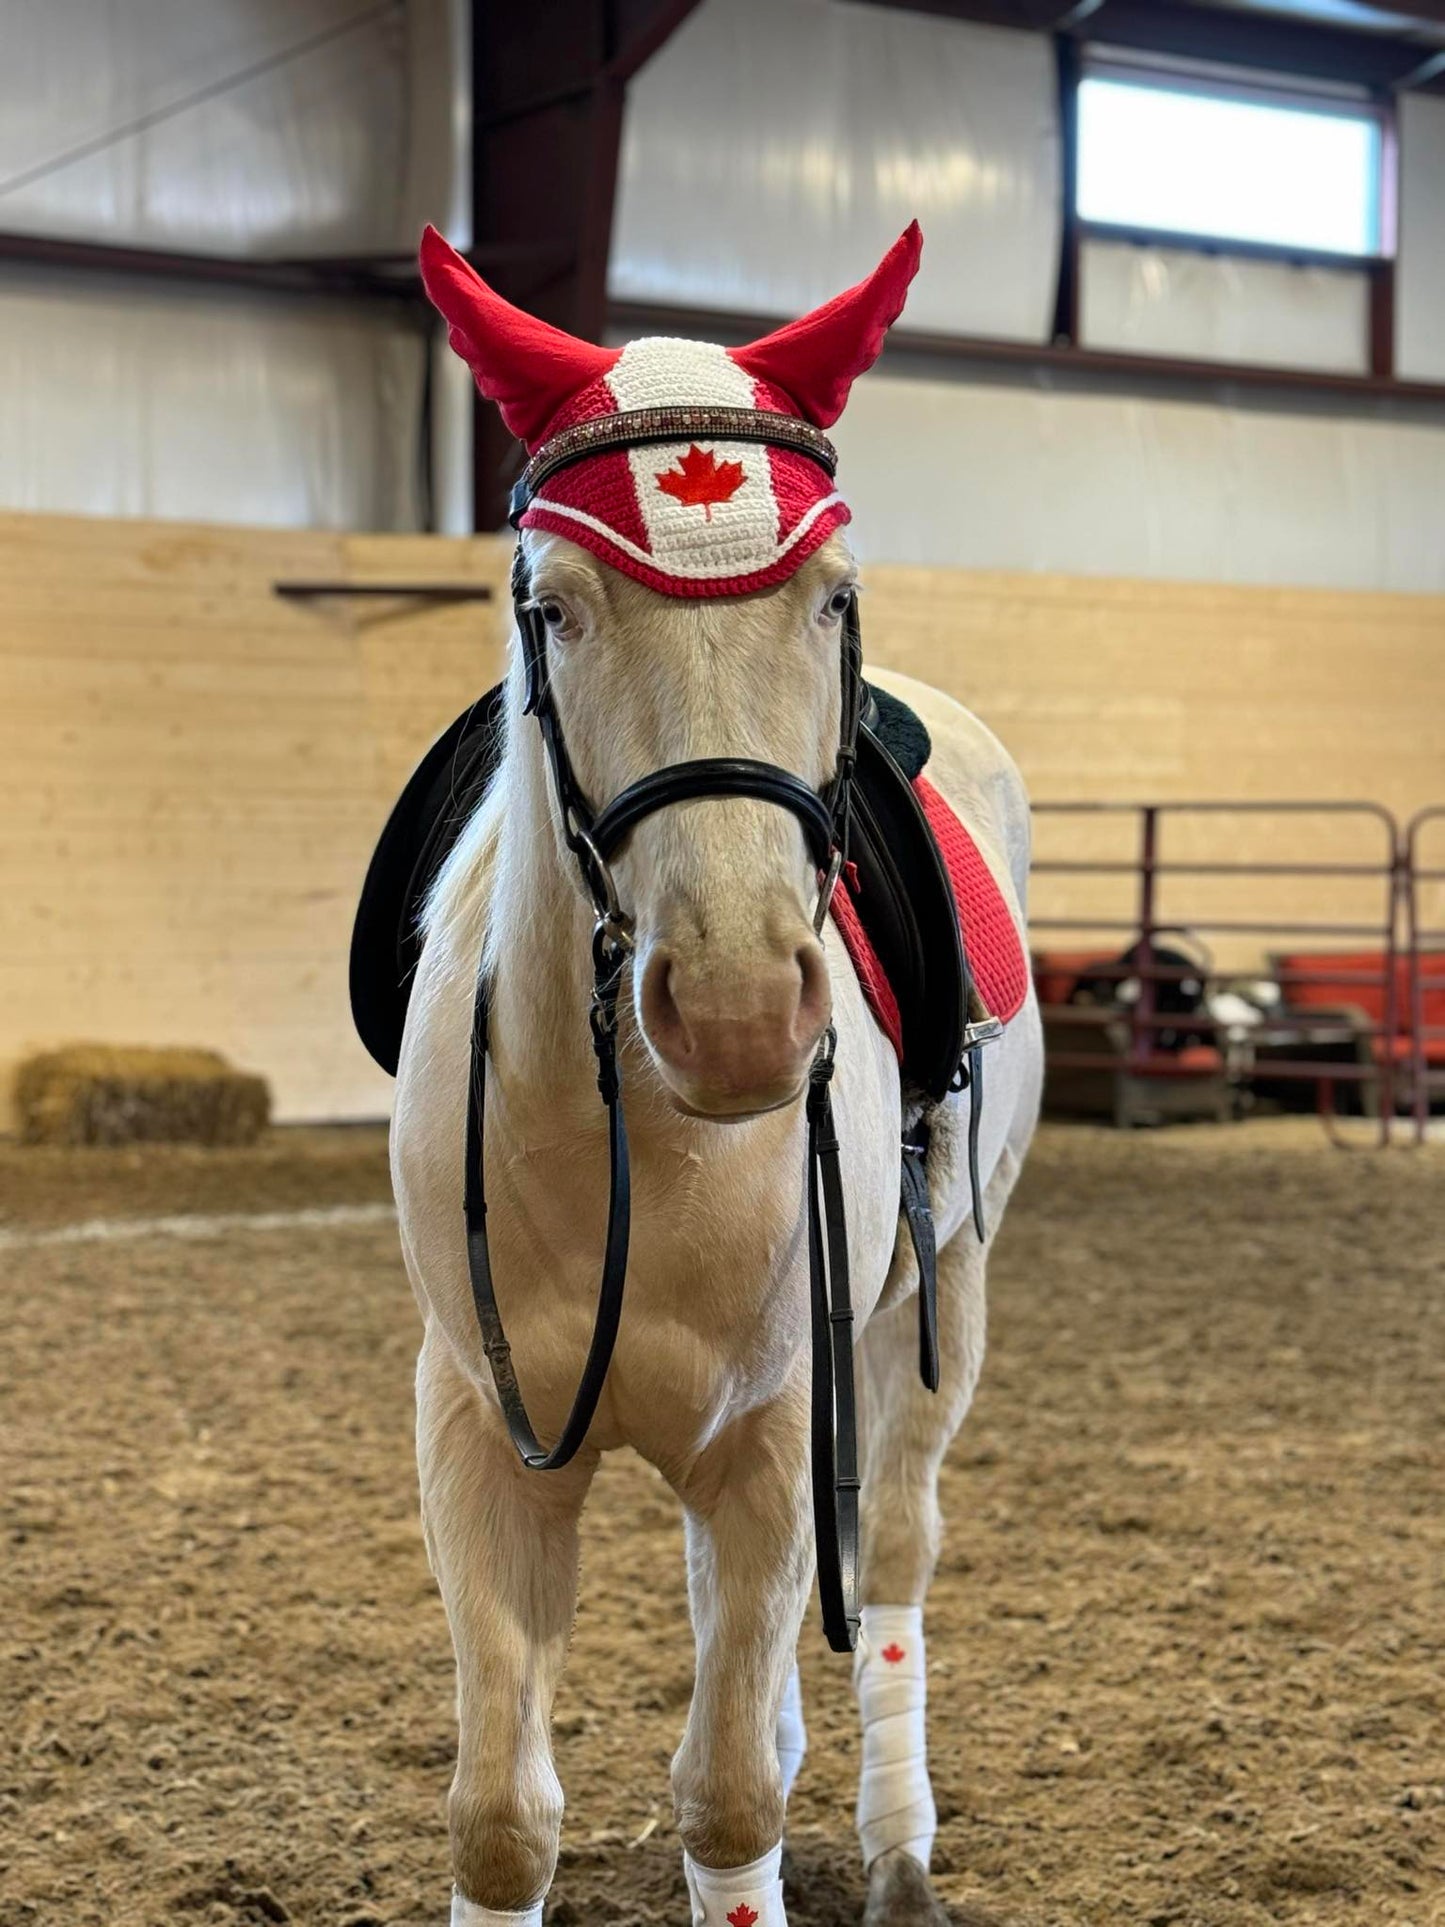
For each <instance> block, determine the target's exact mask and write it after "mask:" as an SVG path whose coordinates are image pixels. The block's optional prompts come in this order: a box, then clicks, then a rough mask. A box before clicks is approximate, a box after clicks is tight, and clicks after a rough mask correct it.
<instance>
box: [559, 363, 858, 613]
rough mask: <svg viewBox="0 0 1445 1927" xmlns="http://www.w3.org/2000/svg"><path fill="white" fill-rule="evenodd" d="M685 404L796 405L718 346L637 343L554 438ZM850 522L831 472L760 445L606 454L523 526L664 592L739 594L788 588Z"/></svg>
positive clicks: (569, 475) (579, 470)
mask: <svg viewBox="0 0 1445 1927" xmlns="http://www.w3.org/2000/svg"><path fill="white" fill-rule="evenodd" d="M680 402H687V403H690V404H695V405H698V406H702V407H708V406H712V407H723V408H763V409H770V410H773V411H775V412H776V413H778V414H783V415H793V414H796V412H797V410H796V408H795V407H794V405H793V403H792V402H791V401H790V399H789V398H788V397H787V396H786V395H784V394H783V393H782V392H781V391H780V390H778V389H775V388H772V387H771V386H770V385H769V384H768V383H767V382H765V381H758V380H755V379H754V378H753V376H751V375H750V374H748V373H747V371H746V370H745V369H743V368H740V367H739V366H738V364H737V362H735V361H734V360H733V358H732V356H731V355H729V353H728V351H727V350H726V348H721V347H719V346H718V345H717V344H716V343H715V342H708V341H678V340H673V339H672V338H670V337H668V336H665V335H654V336H649V337H647V338H645V339H643V340H641V341H633V342H629V344H628V345H627V347H625V348H624V349H623V350H622V353H621V354H620V355H619V356H618V358H617V360H616V362H615V363H614V364H613V366H612V367H611V368H610V369H609V370H608V371H607V373H606V374H605V375H603V376H602V377H601V378H600V379H599V380H597V381H595V382H592V383H591V384H590V385H589V386H588V387H587V388H586V389H584V390H583V392H582V393H581V394H580V395H578V396H577V397H576V398H575V400H574V401H573V403H572V404H571V406H569V407H568V408H567V409H566V410H565V412H564V414H563V415H562V416H560V417H559V418H558V419H557V421H555V422H554V423H553V424H552V432H553V433H556V432H557V431H558V430H559V429H561V428H571V427H573V426H574V425H575V424H576V423H577V422H579V421H589V420H591V419H593V418H594V417H596V416H599V415H610V414H615V413H617V412H618V411H619V410H627V409H633V408H661V407H667V406H670V405H676V404H678V403H680ZM848 519H849V517H848V508H847V504H846V503H845V502H844V500H843V498H842V496H841V495H839V494H838V492H837V490H836V489H835V488H834V487H833V484H832V482H831V480H830V479H829V477H828V475H827V473H826V471H825V470H823V469H821V468H819V467H818V465H817V463H816V462H813V461H810V460H809V459H808V457H807V456H805V455H797V454H794V453H793V452H792V451H790V450H787V449H778V448H767V447H763V446H760V445H759V444H758V443H756V442H726V441H704V442H702V443H700V444H699V443H697V442H664V443H662V444H661V445H660V446H659V445H657V444H653V445H652V446H650V447H641V448H630V449H627V450H625V451H617V452H615V453H611V454H605V455H597V456H594V457H593V458H592V459H591V460H589V461H585V462H579V463H577V464H576V466H575V467H573V468H570V469H563V470H562V471H561V472H560V473H559V474H557V475H555V476H553V477H552V479H551V480H550V481H549V482H547V483H546V484H544V486H543V489H542V492H541V494H540V495H539V496H538V497H537V499H536V500H535V501H534V502H533V503H532V505H531V507H530V508H529V509H528V510H527V512H526V513H525V515H523V517H522V527H523V528H528V529H547V530H550V531H551V533H552V534H554V535H566V536H569V537H570V538H571V539H572V541H574V542H579V543H581V545H582V546H583V547H584V548H588V549H591V550H592V551H593V552H594V554H597V555H600V556H601V557H602V559H603V561H604V562H610V563H611V564H612V565H613V567H614V568H617V569H621V570H622V571H623V572H624V573H625V574H627V575H631V576H634V577H636V578H637V579H638V580H639V581H641V582H645V583H646V584H647V585H648V587H649V588H653V589H660V590H661V591H662V592H663V594H665V595H736V594H740V593H742V592H743V591H745V590H747V589H761V588H767V587H769V586H771V584H773V583H774V582H781V581H784V580H785V579H786V578H787V577H788V576H790V575H791V574H792V573H793V571H794V569H796V568H797V567H798V565H799V563H800V562H802V561H803V560H804V559H805V558H806V557H807V556H809V555H811V553H812V552H813V550H814V549H816V548H818V547H819V546H820V545H821V544H822V543H823V542H825V541H826V540H827V538H828V536H829V535H830V534H831V533H832V531H833V530H834V529H836V528H839V527H840V526H841V525H842V524H843V523H844V522H846V521H847V520H848Z"/></svg>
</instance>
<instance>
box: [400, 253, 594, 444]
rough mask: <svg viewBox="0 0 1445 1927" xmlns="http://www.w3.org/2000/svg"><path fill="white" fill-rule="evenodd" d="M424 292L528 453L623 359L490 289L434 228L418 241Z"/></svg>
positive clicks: (464, 357)
mask: <svg viewBox="0 0 1445 1927" xmlns="http://www.w3.org/2000/svg"><path fill="white" fill-rule="evenodd" d="M421 278H422V286H423V287H424V288H425V289H426V291H427V294H428V295H429V296H430V298H431V302H432V305H433V307H435V308H437V309H438V310H439V311H440V313H441V315H442V316H443V318H444V319H445V321H446V322H447V339H448V340H449V341H450V342H451V345H452V347H453V348H454V349H455V351H456V352H457V354H459V355H460V356H461V358H462V360H463V361H464V362H465V363H466V364H467V366H468V367H469V368H470V369H471V371H472V374H473V376H474V377H475V379H476V384H477V387H478V388H479V389H480V391H481V392H482V394H483V395H485V396H486V398H487V400H488V401H494V402H495V403H496V404H497V406H498V408H500V409H501V411H502V420H503V421H504V422H505V423H506V424H507V427H508V428H509V429H510V430H511V431H512V433H513V434H514V435H515V436H516V437H517V439H518V440H519V441H523V442H526V443H527V444H528V446H529V447H530V446H531V445H532V444H533V443H534V442H535V441H536V440H537V439H538V437H539V436H541V435H542V434H543V433H544V432H545V431H546V428H547V425H548V423H549V422H550V421H551V420H552V418H553V417H554V416H555V415H556V413H557V411H558V409H559V408H561V407H562V406H563V404H564V403H565V402H568V401H570V400H571V399H572V397H573V396H574V395H575V394H577V393H578V392H579V390H581V389H583V388H586V387H587V386H588V384H589V383H590V382H593V381H596V380H597V378H598V377H599V376H600V375H605V374H606V372H607V370H608V369H609V368H611V367H612V365H613V364H614V362H615V361H616V360H617V357H618V355H619V354H620V353H621V352H622V351H621V349H620V348H598V347H595V346H594V345H593V344H592V343H591V342H590V341H579V340H578V339H577V337H576V336H575V335H569V334H565V333H564V332H563V331H562V329H561V328H554V327H552V326H551V324H550V323H548V322H546V321H538V320H537V318H536V316H535V315H530V314H524V313H523V312H522V310H521V309H520V308H514V307H513V306H512V304H511V302H510V301H504V300H503V299H502V297H501V295H499V294H497V293H496V292H495V290H493V289H492V288H489V287H488V286H487V284H486V282H485V281H483V279H482V277H481V276H480V275H479V274H478V273H477V271H476V269H475V268H473V267H471V266H469V264H468V263H467V262H465V261H464V260H463V259H462V257H461V256H460V255H459V254H458V253H457V251H456V249H455V248H453V247H449V246H448V245H447V243H446V242H445V241H444V240H443V239H442V237H441V235H440V234H438V233H437V231H436V229H435V228H434V227H428V229H427V230H426V232H425V234H423V236H422V239H421Z"/></svg>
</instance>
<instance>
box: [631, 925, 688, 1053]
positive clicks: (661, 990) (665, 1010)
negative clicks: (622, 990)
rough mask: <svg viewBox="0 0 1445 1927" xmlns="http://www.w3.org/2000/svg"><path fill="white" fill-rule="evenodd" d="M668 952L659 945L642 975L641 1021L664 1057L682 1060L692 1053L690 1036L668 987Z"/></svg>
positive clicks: (669, 983) (671, 967)
mask: <svg viewBox="0 0 1445 1927" xmlns="http://www.w3.org/2000/svg"><path fill="white" fill-rule="evenodd" d="M672 976H673V963H672V953H671V952H670V951H668V950H664V949H663V948H662V946H661V945H660V944H659V945H658V947H657V948H656V949H655V950H654V951H653V953H652V955H651V956H650V957H649V958H648V960H647V968H646V969H645V970H644V971H643V974H642V1021H643V1024H644V1025H645V1027H646V1029H647V1033H648V1035H649V1036H650V1037H651V1039H652V1041H653V1043H654V1044H655V1045H656V1046H657V1048H658V1049H659V1050H660V1051H662V1053H663V1054H664V1056H666V1057H669V1058H672V1059H674V1060H680V1061H685V1060H686V1059H687V1058H688V1057H690V1056H691V1054H692V1037H691V1034H690V1033H689V1031H688V1028H687V1022H686V1020H685V1018H684V1017H683V1014H682V1012H681V1010H680V1009H679V1008H678V1003H677V999H676V997H675V996H674V995H673V990H672Z"/></svg>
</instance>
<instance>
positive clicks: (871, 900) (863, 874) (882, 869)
mask: <svg viewBox="0 0 1445 1927" xmlns="http://www.w3.org/2000/svg"><path fill="white" fill-rule="evenodd" d="M849 857H850V859H851V868H852V872H853V875H852V876H851V877H850V878H849V882H848V895H849V898H850V900H851V902H852V904H853V907H854V909H855V910H856V912H857V914H858V919H859V921H860V923H861V924H862V926H863V930H864V934H865V935H866V937H867V939H868V941H869V943H870V944H871V945H872V947H873V950H874V952H875V953H876V955H877V957H878V961H879V963H880V964H881V965H882V967H883V971H884V974H885V976H886V977H887V979H888V982H889V984H890V985H891V987H892V990H893V994H894V997H895V999H896V1001H897V1005H898V1012H899V1017H900V1020H901V1028H902V1033H903V1052H902V1060H903V1075H904V1077H905V1079H906V1080H907V1081H908V1082H909V1083H911V1084H915V1085H917V1086H918V1088H919V1089H920V1090H922V1091H924V1092H926V1093H927V1095H928V1096H929V1097H932V1098H935V1099H941V1098H942V1097H943V1096H944V1095H945V1094H946V1092H947V1091H948V1089H949V1087H950V1085H951V1084H952V1083H953V1080H954V1077H955V1075H956V1073H957V1071H958V1066H959V1063H960V1061H961V1059H962V1057H963V1052H964V1045H965V1035H964V1026H965V1024H966V1022H967V1020H968V1003H969V987H968V970H967V965H966V963H965V959H964V951H963V938H962V933H961V930H960V926H959V917H958V905H957V902H956V900H955V898H954V894H953V884H952V882H951V881H950V878H949V874H948V869H947V866H946V865H945V863H944V860H943V857H942V855H941V854H940V852H939V848H938V844H937V842H936V840H935V838H934V835H933V831H932V829H931V827H930V826H929V822H928V818H927V817H926V815H925V814H924V811H923V805H922V803H921V802H920V801H919V798H918V795H917V794H916V792H915V790H914V788H913V785H912V784H911V783H910V782H909V780H908V778H907V776H906V775H905V774H904V772H903V770H902V769H900V768H899V766H898V764H897V763H896V762H895V761H894V759H893V757H892V756H891V755H890V754H889V753H888V750H887V749H886V748H885V747H884V745H883V743H882V742H881V741H880V740H879V738H878V736H877V735H876V734H875V733H874V731H873V730H872V729H871V728H869V727H868V725H867V724H866V723H865V724H864V726H863V728H862V729H860V731H859V733H858V767H857V779H856V783H855V788H854V796H853V833H852V842H851V846H850V849H849Z"/></svg>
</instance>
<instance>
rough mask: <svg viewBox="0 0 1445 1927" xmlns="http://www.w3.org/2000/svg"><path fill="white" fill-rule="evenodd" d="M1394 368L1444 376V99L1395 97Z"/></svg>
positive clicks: (1419, 376)
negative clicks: (1396, 256) (1397, 178)
mask: <svg viewBox="0 0 1445 1927" xmlns="http://www.w3.org/2000/svg"><path fill="white" fill-rule="evenodd" d="M1395 274H1396V281H1395V315H1396V333H1395V363H1396V372H1397V373H1399V374H1400V375H1402V376H1404V377H1407V378H1409V379H1413V380H1415V381H1445V100H1437V99H1434V98H1431V97H1429V96H1426V95H1421V94H1405V95H1403V96H1402V98H1401V101H1400V257H1399V260H1398V262H1397V264H1396V268H1395Z"/></svg>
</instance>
